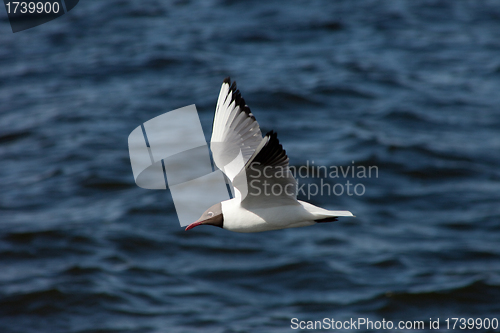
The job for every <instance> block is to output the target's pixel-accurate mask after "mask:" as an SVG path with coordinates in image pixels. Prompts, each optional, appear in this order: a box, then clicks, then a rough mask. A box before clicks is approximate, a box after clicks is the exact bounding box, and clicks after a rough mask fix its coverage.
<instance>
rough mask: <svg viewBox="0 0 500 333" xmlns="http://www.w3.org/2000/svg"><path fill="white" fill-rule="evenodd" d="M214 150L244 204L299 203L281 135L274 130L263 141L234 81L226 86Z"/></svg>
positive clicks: (220, 101) (220, 102) (216, 121)
mask: <svg viewBox="0 0 500 333" xmlns="http://www.w3.org/2000/svg"><path fill="white" fill-rule="evenodd" d="M210 149H211V150H212V156H213V159H214V162H215V164H216V165H217V167H218V168H219V169H220V170H222V172H224V174H225V175H226V176H227V178H228V179H229V180H230V181H231V183H232V186H233V187H234V189H235V191H234V194H235V197H237V198H238V197H239V198H240V199H241V200H242V204H244V205H251V206H259V205H266V204H274V205H276V204H279V203H281V204H285V205H286V204H297V200H296V197H297V196H296V181H295V179H294V178H293V176H292V175H291V173H290V171H289V168H288V156H287V155H286V151H285V150H284V149H283V147H282V145H281V144H280V143H279V141H278V137H277V134H276V133H275V132H273V131H271V132H269V133H267V134H266V136H265V137H264V138H262V133H261V131H260V127H259V124H258V123H257V121H256V120H255V117H254V116H253V114H252V113H251V111H250V108H249V107H248V105H246V103H245V100H244V99H243V98H242V97H241V93H240V92H239V90H238V89H237V87H236V82H233V83H232V84H231V80H230V78H226V79H225V80H224V82H223V83H222V87H221V91H220V94H219V99H218V101H217V107H216V111H215V116H214V123H213V128H212V138H211V140H210ZM277 201H279V202H277Z"/></svg>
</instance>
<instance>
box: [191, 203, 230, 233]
mask: <svg viewBox="0 0 500 333" xmlns="http://www.w3.org/2000/svg"><path fill="white" fill-rule="evenodd" d="M223 223H224V216H223V215H222V205H221V203H220V202H219V203H218V204H216V205H213V206H212V207H210V208H209V209H207V210H206V211H205V212H204V213H203V214H202V215H201V217H200V218H199V219H198V221H196V222H194V223H191V224H190V225H188V226H187V227H186V231H187V230H189V229H193V228H194V227H197V226H199V225H203V224H207V225H213V226H216V227H220V228H222V226H223Z"/></svg>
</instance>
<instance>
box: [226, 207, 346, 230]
mask: <svg viewBox="0 0 500 333" xmlns="http://www.w3.org/2000/svg"><path fill="white" fill-rule="evenodd" d="M221 204H222V213H223V215H224V227H223V228H224V229H227V230H230V231H235V232H261V231H268V230H278V229H285V228H297V227H306V226H309V225H313V224H316V222H315V221H314V220H318V219H323V218H326V217H336V216H353V215H352V214H351V213H350V212H348V211H329V210H326V209H323V208H320V207H316V206H314V205H311V204H310V203H307V202H304V201H300V200H297V201H296V204H291V205H283V206H274V205H272V204H269V205H265V206H262V207H258V208H245V207H243V206H242V204H241V201H240V200H239V199H231V200H226V201H223V202H221Z"/></svg>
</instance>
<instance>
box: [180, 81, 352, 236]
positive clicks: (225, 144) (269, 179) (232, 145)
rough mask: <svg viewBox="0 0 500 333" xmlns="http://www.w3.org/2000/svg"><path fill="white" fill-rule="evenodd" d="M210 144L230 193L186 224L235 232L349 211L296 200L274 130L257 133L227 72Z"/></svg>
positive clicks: (301, 222)
mask: <svg viewBox="0 0 500 333" xmlns="http://www.w3.org/2000/svg"><path fill="white" fill-rule="evenodd" d="M210 150H211V151H212V157H213V160H214V163H215V165H216V166H217V168H219V169H220V170H221V171H222V172H223V173H224V175H225V176H226V177H227V181H229V182H230V185H232V187H231V191H232V193H233V195H234V197H233V198H232V199H229V200H225V201H222V202H219V203H218V204H215V205H213V206H212V207H210V208H208V209H207V210H206V211H205V212H204V213H203V214H202V215H201V217H200V218H199V219H198V220H197V221H196V222H194V223H191V224H190V225H188V226H187V227H186V230H190V229H192V228H194V227H197V226H200V225H212V226H217V227H220V228H223V229H226V230H229V231H234V232H244V233H246V232H261V231H268V230H278V229H286V228H296V227H305V226H310V225H313V224H316V223H324V222H334V221H337V217H339V216H353V215H352V213H351V212H349V211H332V210H326V209H323V208H320V207H316V206H314V205H312V204H310V203H307V202H304V201H301V200H297V193H296V192H297V190H296V186H297V182H296V180H295V178H294V177H293V175H292V174H291V172H290V170H289V164H288V156H287V155H286V151H285V150H284V149H283V146H282V145H281V144H280V143H279V141H278V136H277V134H276V132H274V131H271V132H269V133H267V134H266V136H265V137H264V138H263V137H262V133H261V131H260V127H259V124H258V123H257V120H256V119H255V117H254V115H253V114H252V113H251V111H250V108H249V107H248V105H247V104H246V103H245V100H244V99H243V98H242V97H241V93H240V91H239V90H238V89H237V87H236V82H233V83H232V84H231V79H230V78H229V77H227V78H226V79H224V81H223V83H222V87H221V90H220V94H219V98H218V101H217V106H216V110H215V116H214V121H213V127H212V138H211V139H210ZM229 182H228V184H229Z"/></svg>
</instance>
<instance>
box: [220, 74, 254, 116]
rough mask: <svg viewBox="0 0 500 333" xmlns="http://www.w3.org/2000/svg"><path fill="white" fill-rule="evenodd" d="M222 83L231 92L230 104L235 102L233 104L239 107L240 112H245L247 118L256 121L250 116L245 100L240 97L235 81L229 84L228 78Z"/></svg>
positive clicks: (229, 78)
mask: <svg viewBox="0 0 500 333" xmlns="http://www.w3.org/2000/svg"><path fill="white" fill-rule="evenodd" d="M222 83H223V84H224V83H225V84H227V85H228V86H229V91H230V92H232V94H231V102H233V101H235V104H236V105H238V106H239V107H240V110H241V111H243V112H245V113H246V114H247V116H249V117H250V118H252V120H256V119H255V117H254V115H253V114H252V111H251V110H250V107H249V106H248V105H247V104H246V102H245V99H244V98H243V97H241V93H240V90H239V89H238V86H237V85H236V81H233V83H231V77H229V76H228V77H226V78H225V79H224V81H223V82H222ZM228 93H229V92H228Z"/></svg>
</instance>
